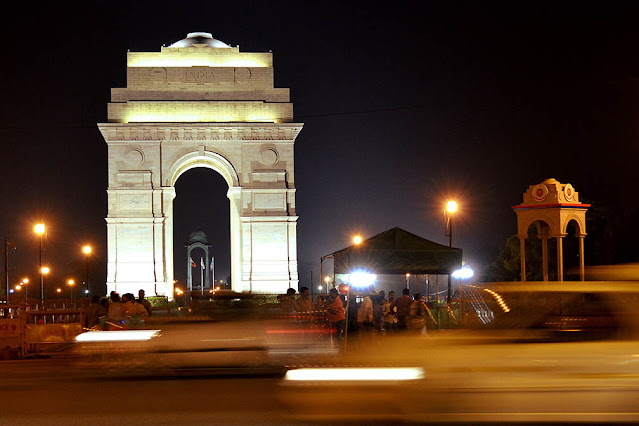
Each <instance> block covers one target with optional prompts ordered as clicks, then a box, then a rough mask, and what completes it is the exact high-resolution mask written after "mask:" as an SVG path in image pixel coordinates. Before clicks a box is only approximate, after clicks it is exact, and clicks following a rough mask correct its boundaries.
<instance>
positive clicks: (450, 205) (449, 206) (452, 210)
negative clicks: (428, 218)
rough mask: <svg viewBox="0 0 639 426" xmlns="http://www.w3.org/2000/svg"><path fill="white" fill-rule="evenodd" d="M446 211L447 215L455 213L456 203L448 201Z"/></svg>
mask: <svg viewBox="0 0 639 426" xmlns="http://www.w3.org/2000/svg"><path fill="white" fill-rule="evenodd" d="M446 211H447V212H448V213H455V212H456V211H457V201H453V200H450V201H448V202H447V203H446Z"/></svg>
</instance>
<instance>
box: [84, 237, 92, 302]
mask: <svg viewBox="0 0 639 426" xmlns="http://www.w3.org/2000/svg"><path fill="white" fill-rule="evenodd" d="M82 252H83V253H84V255H85V256H86V258H87V281H86V285H87V286H86V289H85V290H84V292H85V293H86V294H88V293H89V257H90V256H91V246H90V245H86V246H84V247H82Z"/></svg>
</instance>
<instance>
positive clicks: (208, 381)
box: [0, 359, 299, 425]
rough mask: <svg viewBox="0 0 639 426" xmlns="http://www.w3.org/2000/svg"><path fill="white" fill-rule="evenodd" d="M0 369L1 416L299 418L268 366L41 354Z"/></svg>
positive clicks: (53, 419) (32, 420)
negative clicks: (147, 367) (212, 366)
mask: <svg viewBox="0 0 639 426" xmlns="http://www.w3.org/2000/svg"><path fill="white" fill-rule="evenodd" d="M238 373H246V374H238ZM0 377H1V382H0V401H3V402H2V407H1V412H2V416H1V418H2V421H3V423H4V424H13V425H22V424H25V425H26V424H31V425H33V424H42V425H43V424H48V425H75V424H77V425H80V424H82V425H87V424H94V425H109V424H123V423H126V424H154V425H168V424H189V425H203V424H299V422H297V421H295V420H292V419H290V418H287V417H286V416H285V409H284V407H283V405H282V404H281V403H280V402H279V401H278V399H277V392H276V387H277V384H278V382H279V381H280V379H281V376H279V375H273V374H269V375H255V373H254V372H233V371H227V372H223V371H219V370H218V371H214V370H211V371H209V372H205V371H199V372H189V373H184V372H183V373H175V374H172V375H155V376H149V375H146V374H144V372H138V373H137V374H135V372H129V373H127V372H122V371H109V370H108V369H91V368H78V366H77V363H76V362H75V361H72V360H66V359H45V360H24V361H6V362H1V363H0Z"/></svg>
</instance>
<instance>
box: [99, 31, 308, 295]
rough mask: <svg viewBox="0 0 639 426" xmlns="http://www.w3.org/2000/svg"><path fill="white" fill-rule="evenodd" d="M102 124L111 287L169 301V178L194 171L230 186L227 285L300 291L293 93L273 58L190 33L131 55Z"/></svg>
mask: <svg viewBox="0 0 639 426" xmlns="http://www.w3.org/2000/svg"><path fill="white" fill-rule="evenodd" d="M108 121H109V122H108V123H102V124H99V125H98V127H99V128H100V131H101V133H102V136H103V137H104V139H105V141H106V143H107V146H108V169H109V177H108V190H107V193H108V214H107V217H106V222H107V252H108V253H107V290H108V291H113V290H115V291H118V292H120V293H123V292H132V293H137V291H138V290H139V289H144V290H145V291H146V293H147V294H149V295H154V294H157V295H166V296H168V297H169V298H170V299H172V298H173V291H174V288H173V276H174V275H173V199H174V198H175V188H174V185H175V182H176V181H177V179H178V178H179V177H180V175H181V174H182V173H184V172H186V171H187V170H189V169H192V168H195V167H207V168H210V169H213V170H215V171H217V172H218V173H220V175H222V176H223V177H224V179H225V180H226V183H227V184H228V186H229V189H228V192H227V196H228V198H229V200H230V203H229V204H230V218H231V219H230V234H231V235H230V239H231V286H232V289H233V290H234V291H238V292H242V291H252V292H257V293H284V292H285V291H286V290H287V289H288V288H289V287H294V288H296V287H297V283H298V273H297V215H296V210H295V175H294V142H295V139H296V138H297V135H298V134H299V132H300V131H301V130H302V126H303V125H302V124H299V123H293V104H292V103H291V102H290V93H289V89H286V88H275V87H274V71H273V55H272V53H270V52H266V53H250V52H249V53H247V52H240V50H239V47H232V46H229V45H228V44H226V43H224V42H221V41H219V40H216V39H214V38H213V36H212V35H211V34H209V33H190V34H189V35H188V36H187V37H186V38H185V39H184V40H180V41H178V42H176V43H173V44H172V45H170V46H168V47H162V48H161V51H160V52H129V53H127V87H125V88H114V89H112V91H111V102H110V103H109V105H108Z"/></svg>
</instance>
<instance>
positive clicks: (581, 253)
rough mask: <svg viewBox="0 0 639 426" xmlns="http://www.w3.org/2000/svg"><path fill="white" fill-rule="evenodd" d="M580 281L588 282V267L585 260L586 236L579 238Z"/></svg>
mask: <svg viewBox="0 0 639 426" xmlns="http://www.w3.org/2000/svg"><path fill="white" fill-rule="evenodd" d="M579 280H580V281H585V280H586V266H585V259H584V236H583V235H580V236H579Z"/></svg>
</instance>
